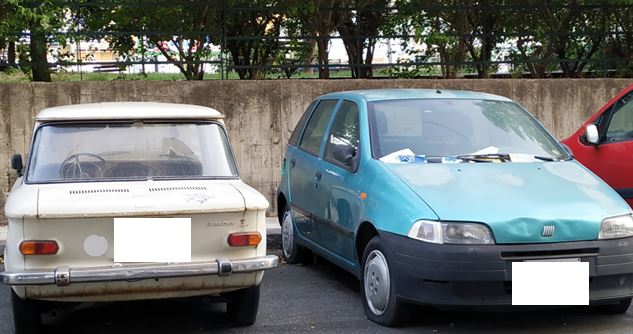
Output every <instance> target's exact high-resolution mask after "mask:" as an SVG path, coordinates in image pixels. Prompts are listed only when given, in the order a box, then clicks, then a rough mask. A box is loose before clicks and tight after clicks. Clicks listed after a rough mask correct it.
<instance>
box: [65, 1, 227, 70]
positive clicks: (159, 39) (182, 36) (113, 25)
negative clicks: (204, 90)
mask: <svg viewBox="0 0 633 334" xmlns="http://www.w3.org/2000/svg"><path fill="white" fill-rule="evenodd" d="M222 3H223V2H222V1H220V0H209V1H190V2H187V1H178V2H170V1H166V0H163V1H159V3H156V2H154V1H152V2H149V1H148V2H135V3H133V4H129V3H126V1H124V0H114V1H110V2H108V3H106V5H103V6H99V5H94V4H91V5H90V6H86V7H85V8H82V9H79V10H78V11H76V13H75V14H76V18H77V21H78V24H79V25H80V26H84V27H86V28H88V29H89V30H91V31H95V32H99V33H103V34H104V35H105V36H106V40H107V41H108V42H109V43H110V47H111V48H112V49H114V50H115V51H116V52H118V53H119V54H121V55H127V56H130V55H134V54H135V53H139V52H140V53H143V52H144V51H145V49H146V48H147V47H148V46H153V47H155V48H156V49H157V50H158V51H159V52H160V54H162V55H163V56H164V57H165V59H167V61H169V62H170V63H172V64H174V66H176V67H178V69H179V70H180V72H181V73H182V74H183V75H184V76H185V78H186V79H187V80H202V79H203V78H204V63H203V61H204V60H205V59H207V58H208V57H209V56H210V50H209V49H208V48H207V47H205V46H207V45H208V42H210V41H212V40H219V38H220V29H219V23H218V22H219V21H218V20H219V17H220V11H219V8H221V4H222ZM145 39H147V41H148V42H149V43H147V42H145ZM139 49H140V50H139Z"/></svg>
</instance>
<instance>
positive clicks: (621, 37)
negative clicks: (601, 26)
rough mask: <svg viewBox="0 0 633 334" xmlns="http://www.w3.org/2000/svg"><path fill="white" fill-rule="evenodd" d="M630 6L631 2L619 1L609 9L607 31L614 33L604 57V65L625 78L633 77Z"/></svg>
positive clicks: (632, 37) (608, 36)
mask: <svg viewBox="0 0 633 334" xmlns="http://www.w3.org/2000/svg"><path fill="white" fill-rule="evenodd" d="M627 4H628V5H629V6H626V5H627ZM630 4H631V3H630V1H629V0H617V1H613V2H612V5H613V7H608V14H607V15H608V19H607V23H606V30H607V31H611V32H613V33H612V34H609V35H607V40H606V45H605V48H604V55H603V57H604V58H606V59H605V60H604V65H605V66H608V67H611V68H614V69H615V70H616V73H619V75H621V76H624V77H631V76H633V7H631V6H630ZM605 75H606V74H605Z"/></svg>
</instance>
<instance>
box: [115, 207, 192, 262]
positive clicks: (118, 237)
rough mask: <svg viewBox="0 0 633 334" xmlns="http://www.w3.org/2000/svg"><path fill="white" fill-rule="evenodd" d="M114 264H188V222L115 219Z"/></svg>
mask: <svg viewBox="0 0 633 334" xmlns="http://www.w3.org/2000/svg"><path fill="white" fill-rule="evenodd" d="M114 262H191V218H115V219H114Z"/></svg>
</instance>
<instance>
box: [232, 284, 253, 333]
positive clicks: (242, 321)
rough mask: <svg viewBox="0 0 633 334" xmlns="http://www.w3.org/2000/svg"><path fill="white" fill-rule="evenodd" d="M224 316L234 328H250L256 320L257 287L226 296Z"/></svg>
mask: <svg viewBox="0 0 633 334" xmlns="http://www.w3.org/2000/svg"><path fill="white" fill-rule="evenodd" d="M226 297H227V298H228V301H227V303H226V315H227V318H228V320H229V322H230V323H231V324H233V325H236V326H250V325H252V324H254V323H255V320H256V319H257V311H258V309H259V285H257V286H253V287H250V288H246V289H241V290H237V291H233V292H229V293H227V294H226Z"/></svg>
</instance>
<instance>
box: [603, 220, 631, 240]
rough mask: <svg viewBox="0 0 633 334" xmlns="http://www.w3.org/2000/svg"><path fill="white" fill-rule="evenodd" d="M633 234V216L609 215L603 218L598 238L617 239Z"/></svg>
mask: <svg viewBox="0 0 633 334" xmlns="http://www.w3.org/2000/svg"><path fill="white" fill-rule="evenodd" d="M631 236H633V216H632V215H630V214H628V215H624V216H617V217H609V218H605V219H604V220H602V224H600V234H598V239H616V238H625V237H631Z"/></svg>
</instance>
